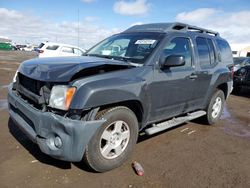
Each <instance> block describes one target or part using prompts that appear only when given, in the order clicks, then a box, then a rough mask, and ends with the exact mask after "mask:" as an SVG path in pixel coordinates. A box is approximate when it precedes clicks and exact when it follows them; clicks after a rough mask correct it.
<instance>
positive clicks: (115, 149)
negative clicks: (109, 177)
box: [84, 106, 138, 172]
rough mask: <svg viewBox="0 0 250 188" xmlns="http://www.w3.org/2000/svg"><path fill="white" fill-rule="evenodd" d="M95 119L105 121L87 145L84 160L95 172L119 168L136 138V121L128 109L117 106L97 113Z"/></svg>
mask: <svg viewBox="0 0 250 188" xmlns="http://www.w3.org/2000/svg"><path fill="white" fill-rule="evenodd" d="M96 119H106V120H107V121H106V122H105V123H104V124H103V125H102V126H101V127H100V128H99V129H98V130H97V131H96V133H95V134H94V136H93V137H92V138H91V140H90V142H89V143H88V145H87V148H86V150H85V154H84V160H85V162H86V163H87V165H88V166H89V167H90V168H92V169H93V170H95V171H97V172H105V171H109V170H112V169H114V168H117V167H119V166H120V165H122V164H123V163H124V161H126V160H127V159H128V157H129V156H130V154H131V153H132V151H133V148H134V146H135V144H136V142H137V138H138V121H137V118H136V116H135V114H134V113H133V112H132V111H131V110H130V109H128V108H126V107H122V106H118V107H113V108H109V109H106V110H103V111H100V112H98V114H97V116H96Z"/></svg>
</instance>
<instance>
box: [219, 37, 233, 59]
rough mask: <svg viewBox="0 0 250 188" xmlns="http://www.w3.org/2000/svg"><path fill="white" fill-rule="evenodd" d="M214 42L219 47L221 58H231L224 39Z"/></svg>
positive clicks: (228, 47) (229, 49)
mask: <svg viewBox="0 0 250 188" xmlns="http://www.w3.org/2000/svg"><path fill="white" fill-rule="evenodd" d="M216 43H217V45H218V47H219V50H220V53H221V60H222V61H224V60H231V59H232V51H231V48H230V46H229V44H228V43H227V42H226V41H224V40H219V39H217V40H216Z"/></svg>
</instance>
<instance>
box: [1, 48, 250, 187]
mask: <svg viewBox="0 0 250 188" xmlns="http://www.w3.org/2000/svg"><path fill="white" fill-rule="evenodd" d="M31 57H34V54H31V53H24V52H1V51H0V122H1V124H0V125H1V131H0V148H1V150H0V187H69V186H70V187H192V188H193V187H199V188H200V187H218V188H222V187H234V188H235V187H250V91H249V90H248V91H244V92H243V93H242V95H241V96H234V95H231V96H230V98H229V100H228V101H227V104H226V108H225V111H224V114H223V116H222V118H221V120H220V122H219V123H217V124H216V125H215V126H210V127H209V126H205V125H201V124H198V123H195V122H190V123H187V124H185V125H182V126H179V127H177V128H174V129H172V130H168V131H165V132H164V133H161V134H158V135H155V136H153V137H146V136H140V138H139V141H138V144H137V145H136V148H135V151H134V153H133V155H132V157H131V158H130V159H129V160H128V161H127V163H125V164H124V165H123V166H121V167H120V168H118V169H115V170H113V171H110V172H107V173H102V174H100V173H93V172H91V171H90V170H89V169H88V168H87V167H86V166H84V165H83V164H82V163H74V164H71V163H67V162H63V161H58V160H55V159H52V158H50V157H49V156H46V155H45V154H43V153H41V152H40V150H39V149H38V147H37V146H36V145H35V144H33V143H32V142H31V141H29V140H28V139H27V138H26V136H25V135H24V134H23V133H22V132H21V131H20V130H18V129H17V128H16V127H15V125H14V124H13V122H12V121H11V120H10V119H9V115H8V112H7V100H6V96H7V85H8V84H9V83H10V82H11V80H12V77H13V75H14V74H15V71H16V69H17V67H18V65H19V63H20V62H21V61H23V60H24V59H29V58H31ZM134 160H137V161H139V162H140V163H141V164H142V165H143V167H144V170H145V175H144V176H143V177H139V176H137V175H136V174H135V173H134V171H133V169H132V168H131V162H132V161H134Z"/></svg>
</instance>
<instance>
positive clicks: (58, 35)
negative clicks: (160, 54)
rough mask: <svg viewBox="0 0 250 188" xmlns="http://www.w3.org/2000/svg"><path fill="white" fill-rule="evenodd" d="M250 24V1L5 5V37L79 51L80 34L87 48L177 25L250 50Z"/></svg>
mask: <svg viewBox="0 0 250 188" xmlns="http://www.w3.org/2000/svg"><path fill="white" fill-rule="evenodd" d="M78 12H79V14H78ZM78 15H79V16H78ZM78 19H79V22H78ZM249 19H250V2H249V0H188V1H181V0H175V1H173V0H171V1H170V0H106V1H105V0H67V1H66V0H35V1H34V0H33V1H31V0H26V1H25V0H22V1H21V0H5V1H4V0H0V25H1V27H0V36H2V37H8V38H10V39H12V40H13V42H17V43H35V44H38V43H40V42H42V41H52V42H63V43H69V44H72V45H76V44H77V43H78V42H77V38H78V37H77V36H78V28H79V31H80V32H79V36H80V37H79V38H80V41H79V43H80V46H81V47H82V48H88V47H90V46H92V45H93V44H95V43H96V42H98V41H100V40H102V39H104V38H105V37H107V36H110V35H112V34H114V33H118V32H120V31H123V30H125V29H126V28H128V27H130V26H131V25H134V24H140V23H152V22H174V21H179V22H185V23H189V24H193V25H197V26H201V27H206V28H208V29H212V30H216V31H218V32H220V33H221V36H222V37H224V38H226V39H227V40H228V41H229V42H230V44H231V45H233V44H243V43H244V44H249V45H250V25H249V23H250V22H249ZM78 26H79V27H78Z"/></svg>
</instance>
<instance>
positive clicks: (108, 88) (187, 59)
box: [8, 23, 233, 172]
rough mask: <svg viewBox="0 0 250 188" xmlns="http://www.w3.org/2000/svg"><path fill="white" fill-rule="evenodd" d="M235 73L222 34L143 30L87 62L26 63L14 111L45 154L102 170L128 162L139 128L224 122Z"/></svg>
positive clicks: (104, 46) (13, 93)
mask: <svg viewBox="0 0 250 188" xmlns="http://www.w3.org/2000/svg"><path fill="white" fill-rule="evenodd" d="M232 71H233V58H232V52H231V49H230V47H229V44H228V43H227V41H226V40H224V39H223V38H221V37H220V36H219V33H217V32H213V31H210V30H207V29H203V28H199V27H196V26H190V25H187V24H183V23H160V24H146V25H137V26H133V27H131V28H129V29H127V30H126V31H124V32H122V33H120V34H116V35H114V36H111V37H109V38H107V39H105V40H104V41H102V42H100V43H99V44H97V45H96V46H94V47H93V48H91V49H90V50H89V51H88V52H87V53H86V54H85V56H83V57H60V58H44V59H32V60H28V61H25V62H23V63H22V64H21V65H20V67H19V68H18V71H17V74H16V76H15V78H14V80H13V83H12V84H10V86H9V90H8V101H9V113H10V117H11V118H12V119H13V120H14V122H15V123H16V125H17V126H18V127H19V128H20V129H21V130H23V131H24V132H25V133H26V135H27V136H28V137H29V138H30V139H31V140H32V141H33V142H35V143H37V144H38V146H39V147H40V149H41V151H42V152H44V153H46V154H48V155H50V156H52V157H54V158H56V159H60V160H65V161H71V162H76V161H81V160H82V159H84V161H85V162H86V163H87V164H88V165H89V166H90V167H91V168H92V169H94V170H95V171H98V172H104V171H107V170H111V169H113V168H116V167H118V166H120V165H121V164H122V163H123V162H124V161H125V160H126V159H127V158H128V157H129V155H130V154H131V152H132V150H133V148H134V146H135V144H136V142H137V137H138V133H139V132H140V131H144V132H145V133H146V134H148V135H151V134H154V133H157V132H160V131H163V130H166V129H168V128H170V127H173V126H176V125H178V124H181V123H183V122H187V121H189V120H192V119H195V118H199V117H201V118H203V119H204V120H205V122H206V123H207V124H214V123H215V122H216V121H218V120H219V118H220V116H221V113H222V110H223V105H224V102H225V99H227V97H228V96H229V94H230V92H231V90H232V84H233V82H232Z"/></svg>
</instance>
